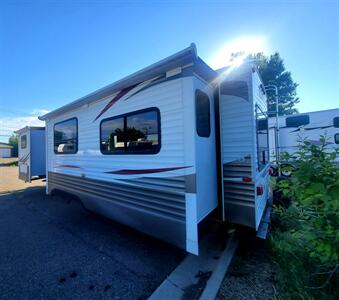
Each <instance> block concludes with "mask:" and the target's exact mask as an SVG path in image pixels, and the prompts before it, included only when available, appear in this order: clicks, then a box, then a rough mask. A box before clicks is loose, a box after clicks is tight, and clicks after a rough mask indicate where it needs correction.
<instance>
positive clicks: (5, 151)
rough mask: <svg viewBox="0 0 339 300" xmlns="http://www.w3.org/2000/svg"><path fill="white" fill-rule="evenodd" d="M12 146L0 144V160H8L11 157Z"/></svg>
mask: <svg viewBox="0 0 339 300" xmlns="http://www.w3.org/2000/svg"><path fill="white" fill-rule="evenodd" d="M12 149H13V146H11V145H8V144H5V143H0V158H8V157H11V156H12Z"/></svg>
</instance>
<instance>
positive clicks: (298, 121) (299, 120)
mask: <svg viewBox="0 0 339 300" xmlns="http://www.w3.org/2000/svg"><path fill="white" fill-rule="evenodd" d="M309 123H310V116H309V115H302V116H295V117H288V118H286V127H299V126H302V125H307V124H309Z"/></svg>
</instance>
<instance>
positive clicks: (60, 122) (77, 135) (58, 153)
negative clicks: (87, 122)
mask: <svg viewBox="0 0 339 300" xmlns="http://www.w3.org/2000/svg"><path fill="white" fill-rule="evenodd" d="M70 120H75V124H76V144H75V151H74V152H57V151H55V134H54V133H55V126H56V125H59V124H62V123H64V122H67V121H70ZM78 144H79V127H78V118H77V117H72V118H69V119H66V120H62V121H59V122H57V123H54V125H53V150H54V153H55V154H56V155H69V154H76V153H78V150H79V147H78Z"/></svg>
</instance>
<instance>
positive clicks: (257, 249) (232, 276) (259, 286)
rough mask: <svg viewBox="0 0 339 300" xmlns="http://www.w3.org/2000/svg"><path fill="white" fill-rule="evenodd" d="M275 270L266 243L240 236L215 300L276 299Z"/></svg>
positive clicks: (252, 237)
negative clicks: (237, 246)
mask: <svg viewBox="0 0 339 300" xmlns="http://www.w3.org/2000/svg"><path fill="white" fill-rule="evenodd" d="M275 283H276V269H275V266H274V264H273V263H272V261H271V259H270V253H269V247H268V241H267V240H260V239H258V238H256V237H255V236H254V235H253V233H252V234H250V233H247V234H243V235H242V237H241V238H240V243H239V248H238V249H237V252H236V255H235V257H234V258H233V262H232V264H231V266H230V269H229V271H228V272H227V274H226V276H225V278H224V281H223V283H222V285H221V287H220V290H219V293H218V296H217V300H261V299H263V300H264V299H265V300H268V299H278V297H277V295H276V290H275Z"/></svg>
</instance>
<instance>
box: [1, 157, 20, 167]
mask: <svg viewBox="0 0 339 300" xmlns="http://www.w3.org/2000/svg"><path fill="white" fill-rule="evenodd" d="M17 160H18V158H17V157H0V165H1V164H9V163H11V162H15V161H17Z"/></svg>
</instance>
